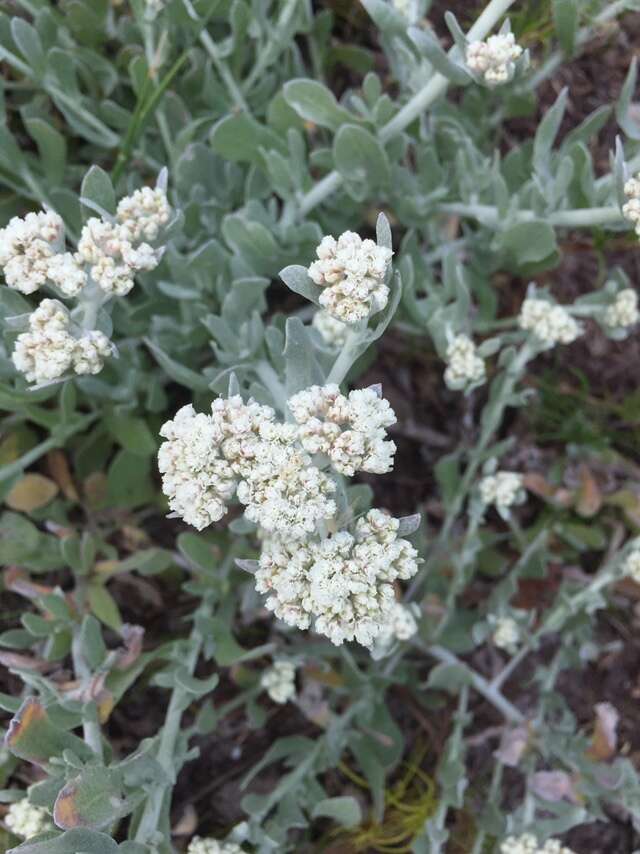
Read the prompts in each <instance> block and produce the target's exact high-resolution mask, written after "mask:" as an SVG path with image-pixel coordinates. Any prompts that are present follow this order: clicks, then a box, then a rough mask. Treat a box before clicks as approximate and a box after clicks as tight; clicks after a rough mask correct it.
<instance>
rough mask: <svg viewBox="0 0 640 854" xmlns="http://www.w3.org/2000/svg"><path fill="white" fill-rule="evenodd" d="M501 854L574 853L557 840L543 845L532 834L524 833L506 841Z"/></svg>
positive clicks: (550, 840)
mask: <svg viewBox="0 0 640 854" xmlns="http://www.w3.org/2000/svg"><path fill="white" fill-rule="evenodd" d="M500 854H574V852H573V851H572V850H571V849H570V848H567V847H566V846H565V845H563V844H562V843H561V842H559V841H558V840H557V839H549V840H547V842H545V843H544V844H542V843H539V842H538V840H537V839H536V837H535V836H534V835H533V834H532V833H524V834H523V835H522V836H509V837H508V838H507V839H505V840H504V842H502V843H501V845H500Z"/></svg>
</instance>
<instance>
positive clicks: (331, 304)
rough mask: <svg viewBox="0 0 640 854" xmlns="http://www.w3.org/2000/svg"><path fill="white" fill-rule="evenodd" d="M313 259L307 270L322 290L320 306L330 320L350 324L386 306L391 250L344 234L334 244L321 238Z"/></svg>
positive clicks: (350, 234)
mask: <svg viewBox="0 0 640 854" xmlns="http://www.w3.org/2000/svg"><path fill="white" fill-rule="evenodd" d="M316 255H317V256H318V260H317V261H314V262H313V263H312V264H311V266H310V267H309V276H310V277H311V279H312V280H313V281H314V282H315V283H316V285H320V286H321V287H322V288H323V291H322V293H321V294H320V304H321V305H322V306H323V308H325V309H326V310H327V311H328V313H329V314H330V315H331V316H332V317H335V318H337V319H338V320H341V321H342V322H343V323H350V324H353V323H357V322H358V321H360V320H365V319H366V318H368V317H369V316H370V315H372V314H375V313H376V312H377V311H381V310H382V309H383V308H384V307H385V306H386V304H387V301H388V299H389V288H388V287H387V286H386V284H385V278H386V273H387V268H388V266H389V262H390V260H391V256H392V255H393V252H392V251H391V249H387V248H386V247H384V246H378V245H377V243H375V242H374V241H373V240H368V239H367V240H362V238H361V237H360V236H359V235H358V234H355V233H354V232H353V231H345V232H344V233H343V234H341V235H340V237H339V238H338V239H337V240H336V239H335V238H334V237H330V236H327V237H323V238H322V241H321V242H320V245H319V246H318V247H317V249H316Z"/></svg>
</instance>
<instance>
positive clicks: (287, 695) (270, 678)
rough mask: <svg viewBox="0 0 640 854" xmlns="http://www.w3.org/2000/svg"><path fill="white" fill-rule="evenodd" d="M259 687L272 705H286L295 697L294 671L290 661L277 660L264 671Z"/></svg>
mask: <svg viewBox="0 0 640 854" xmlns="http://www.w3.org/2000/svg"><path fill="white" fill-rule="evenodd" d="M260 685H261V687H262V688H264V690H265V691H266V692H267V694H268V695H269V696H270V697H271V699H272V700H273V702H274V703H280V704H283V703H287V702H289V700H291V699H292V698H293V697H295V695H296V669H295V667H294V665H293V664H292V663H291V662H290V661H285V660H284V659H279V660H277V661H274V662H273V665H272V666H271V667H270V668H269V669H268V670H266V671H265V672H264V673H263V674H262V676H261V678H260Z"/></svg>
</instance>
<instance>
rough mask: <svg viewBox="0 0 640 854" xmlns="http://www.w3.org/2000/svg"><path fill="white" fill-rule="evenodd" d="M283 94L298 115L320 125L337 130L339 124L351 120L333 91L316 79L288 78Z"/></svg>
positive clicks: (349, 114) (351, 117)
mask: <svg viewBox="0 0 640 854" xmlns="http://www.w3.org/2000/svg"><path fill="white" fill-rule="evenodd" d="M283 94H284V97H285V100H286V101H287V103H288V104H289V106H290V107H292V108H293V109H294V110H295V111H296V113H297V114H298V115H299V116H301V117H302V118H303V119H306V120H307V121H310V122H314V123H315V124H317V125H321V126H322V127H327V128H330V129H331V130H337V129H338V128H339V127H340V125H343V124H346V123H347V122H351V121H353V116H352V115H351V113H349V112H348V110H345V109H344V107H341V106H340V104H338V102H337V101H336V99H335V96H334V94H333V92H331V90H330V89H327V87H326V86H324V85H323V84H322V83H318V82H317V81H316V80H289V82H288V83H285V85H284V89H283Z"/></svg>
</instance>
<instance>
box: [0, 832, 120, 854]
mask: <svg viewBox="0 0 640 854" xmlns="http://www.w3.org/2000/svg"><path fill="white" fill-rule="evenodd" d="M7 854H118V843H117V842H115V841H114V840H113V839H112V838H111V837H110V836H107V835H106V833H98V832H97V831H93V830H87V829H79V830H68V831H67V832H66V833H63V834H61V835H60V836H53V835H51V836H49V837H48V838H47V839H46V840H44V841H42V842H37V841H36V842H25V843H23V844H22V845H19V846H18V847H17V848H11V849H10V850H9V851H8V852H7Z"/></svg>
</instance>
